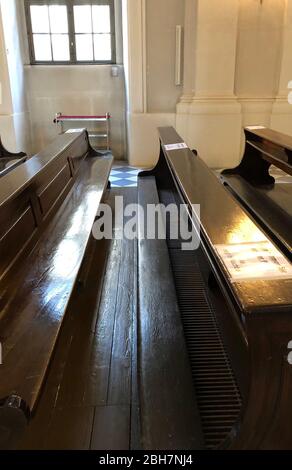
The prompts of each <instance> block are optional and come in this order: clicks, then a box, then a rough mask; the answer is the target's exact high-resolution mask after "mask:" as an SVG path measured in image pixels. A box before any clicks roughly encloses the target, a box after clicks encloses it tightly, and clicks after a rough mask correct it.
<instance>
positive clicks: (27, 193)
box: [0, 130, 91, 279]
mask: <svg viewBox="0 0 292 470" xmlns="http://www.w3.org/2000/svg"><path fill="white" fill-rule="evenodd" d="M90 149H91V148H90V145H89V141H88V134H87V132H86V130H83V131H81V132H78V133H73V134H64V135H61V136H59V137H58V138H57V139H56V140H55V141H54V142H53V143H52V144H51V145H50V146H49V147H47V148H46V149H45V150H44V151H42V152H40V153H39V154H37V155H35V156H34V157H32V158H31V159H30V160H28V161H27V162H25V163H23V164H22V165H21V166H19V167H17V168H16V169H15V170H14V171H13V172H11V173H9V174H7V175H5V176H4V177H3V178H2V179H1V185H0V252H1V257H0V279H2V278H3V277H4V276H5V275H6V273H7V272H8V271H9V270H10V268H12V266H13V265H14V263H15V261H16V260H17V259H18V258H19V257H20V256H23V255H25V253H26V250H27V249H29V247H31V246H32V244H33V243H35V242H36V240H37V239H38V237H39V236H40V234H41V233H42V231H43V229H44V228H45V226H46V224H47V223H48V222H49V220H51V218H52V216H53V215H54V214H55V213H56V211H57V210H58V208H59V207H60V205H61V204H62V202H63V201H64V199H65V198H66V196H67V194H68V192H69V191H70V188H71V187H72V185H73V183H74V180H75V178H76V176H77V174H78V170H79V167H80V163H81V161H82V160H83V159H84V158H85V157H86V156H87V154H88V152H89V151H90Z"/></svg>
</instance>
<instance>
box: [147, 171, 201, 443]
mask: <svg viewBox="0 0 292 470" xmlns="http://www.w3.org/2000/svg"><path fill="white" fill-rule="evenodd" d="M145 173H147V172H145ZM142 175H143V173H141V176H140V177H139V180H138V201H139V205H140V206H141V207H143V209H144V211H145V213H146V209H147V205H148V204H159V197H158V192H157V187H156V181H155V178H154V177H151V176H146V177H143V176H142ZM141 214H142V213H141V212H139V220H138V223H139V252H138V253H139V268H138V269H139V271H138V273H139V274H138V285H139V318H138V322H139V332H140V338H139V345H140V354H139V366H138V369H139V371H140V372H139V383H140V403H141V410H142V413H141V432H142V442H143V448H144V449H148V450H149V449H156V450H173V449H184V450H187V449H202V448H203V437H202V433H201V423H200V416H199V411H198V408H197V403H196V398H195V390H194V387H193V383H192V375H191V369H190V364H189V360H188V355H187V350H186V345H185V340H184V333H183V328H182V323H181V318H180V312H179V308H178V304H177V298H176V293H175V287H174V281H173V275H172V271H171V266H170V260H169V253H168V249H167V245H166V241H165V240H158V239H155V240H150V239H149V240H148V239H144V237H142V235H141V234H143V233H146V232H145V231H144V228H145V227H144V226H143V224H144V223H145V221H144V219H143V218H141Z"/></svg>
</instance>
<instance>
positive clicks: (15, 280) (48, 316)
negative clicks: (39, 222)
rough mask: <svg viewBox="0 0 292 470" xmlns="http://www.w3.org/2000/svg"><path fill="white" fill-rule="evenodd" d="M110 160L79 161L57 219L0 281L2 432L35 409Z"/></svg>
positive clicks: (20, 254) (0, 415) (47, 226)
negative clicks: (72, 182) (76, 171)
mask: <svg viewBox="0 0 292 470" xmlns="http://www.w3.org/2000/svg"><path fill="white" fill-rule="evenodd" d="M112 161H113V159H112V157H96V156H94V155H92V154H91V155H90V153H89V155H88V156H87V157H86V158H84V159H83V160H82V162H81V163H80V165H79V167H78V173H76V175H75V178H74V184H72V187H71V189H69V191H68V192H67V195H66V196H65V198H64V200H63V202H62V203H61V205H60V206H59V207H58V209H57V211H56V213H55V214H54V215H53V216H51V217H50V220H48V221H47V222H46V223H45V224H44V225H43V226H42V227H41V228H40V233H39V235H38V237H37V239H36V240H34V242H33V245H32V244H31V242H29V243H28V248H27V249H26V250H24V251H23V252H21V253H19V254H18V257H16V260H15V259H14V260H13V265H12V267H10V268H9V269H8V271H7V270H6V271H5V272H4V275H3V276H2V279H1V280H0V292H1V297H0V341H1V344H2V353H3V354H2V362H3V364H2V365H1V366H0V373H1V375H0V399H1V401H2V406H1V407H0V427H1V426H2V430H3V429H6V430H7V429H13V428H14V425H15V426H16V425H17V423H18V422H19V421H21V422H22V421H23V419H24V417H25V418H26V419H28V418H29V417H30V415H31V414H32V413H33V412H34V410H35V408H36V405H37V401H38V398H39V395H40V392H41V388H42V386H43V384H44V381H45V377H46V374H47V370H48V367H49V364H50V361H51V358H52V354H53V351H54V348H55V345H56V341H57V338H58V335H59V332H60V329H61V326H62V321H63V318H64V315H65V312H66V307H67V304H68V302H69V299H70V296H71V293H72V291H73V289H74V286H75V285H76V283H77V282H78V279H79V276H78V273H80V270H81V266H82V263H83V261H84V258H85V253H86V250H87V248H88V246H89V242H90V240H91V231H92V225H93V223H94V221H95V218H96V215H97V212H98V207H99V204H100V202H101V200H102V197H103V194H104V191H105V189H106V188H107V184H108V178H109V174H110V170H111V166H112ZM53 180H54V179H53ZM61 189H62V188H60V190H59V193H60V192H61ZM12 229H13V228H12ZM15 423H16V424H15Z"/></svg>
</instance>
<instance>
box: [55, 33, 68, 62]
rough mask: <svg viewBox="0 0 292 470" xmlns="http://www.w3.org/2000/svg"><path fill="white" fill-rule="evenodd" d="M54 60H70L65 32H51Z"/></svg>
mask: <svg viewBox="0 0 292 470" xmlns="http://www.w3.org/2000/svg"><path fill="white" fill-rule="evenodd" d="M52 48H53V59H54V60H70V48H69V36H68V35H67V34H52Z"/></svg>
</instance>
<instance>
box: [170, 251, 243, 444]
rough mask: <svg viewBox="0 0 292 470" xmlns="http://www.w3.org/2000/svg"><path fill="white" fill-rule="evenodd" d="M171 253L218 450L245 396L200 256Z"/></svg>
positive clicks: (210, 439)
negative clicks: (238, 384) (228, 354)
mask: <svg viewBox="0 0 292 470" xmlns="http://www.w3.org/2000/svg"><path fill="white" fill-rule="evenodd" d="M169 253H170V260H171V264H172V270H173V275H174V281H175V286H176V291H177V298H178V304H179V308H180V312H181V317H182V322H183V327H184V332H185V337H186V343H187V349H188V353H189V357H190V362H191V368H192V376H193V381H194V385H195V389H196V395H197V401H198V406H199V410H200V415H201V421H202V430H203V434H204V437H205V445H206V448H207V449H215V448H217V447H218V446H219V445H220V443H222V442H223V441H224V440H225V438H226V437H227V436H228V434H229V433H230V431H231V429H232V427H233V426H234V424H235V423H236V421H237V420H238V417H239V413H240V410H241V404H242V403H241V397H240V393H239V390H238V387H237V383H236V380H235V377H234V374H233V371H232V368H231V365H230V362H229V359H228V356H227V353H226V351H225V349H224V344H223V342H222V339H221V335H220V331H219V329H218V324H217V320H216V314H215V312H214V309H213V307H212V305H211V304H210V302H209V301H208V298H207V292H206V286H205V283H204V280H203V277H202V274H201V271H200V267H199V264H198V261H197V260H196V255H195V253H193V252H186V251H181V250H180V249H177V248H171V246H169Z"/></svg>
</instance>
